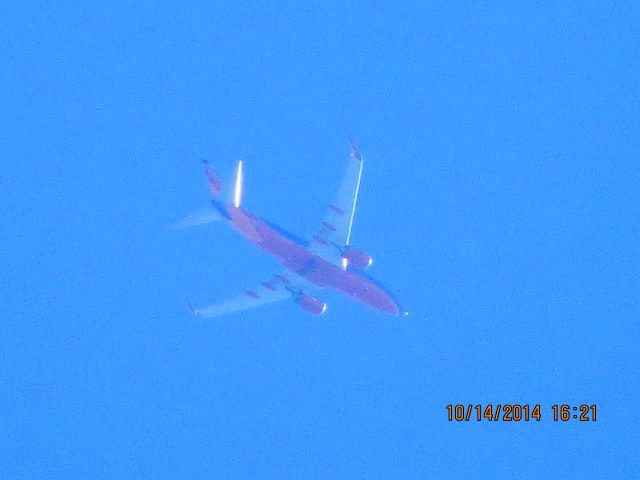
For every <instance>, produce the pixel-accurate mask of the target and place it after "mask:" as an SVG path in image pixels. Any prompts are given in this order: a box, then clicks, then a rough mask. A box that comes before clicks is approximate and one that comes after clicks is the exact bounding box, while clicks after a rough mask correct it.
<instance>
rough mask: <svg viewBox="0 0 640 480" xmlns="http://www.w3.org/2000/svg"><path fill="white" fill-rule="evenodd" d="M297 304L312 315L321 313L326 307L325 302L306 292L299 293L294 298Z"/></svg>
mask: <svg viewBox="0 0 640 480" xmlns="http://www.w3.org/2000/svg"><path fill="white" fill-rule="evenodd" d="M296 303H297V304H298V306H299V307H300V308H302V309H304V310H306V311H307V312H309V313H311V314H313V315H322V314H323V313H324V312H325V310H326V309H327V304H326V303H324V302H323V301H322V300H320V299H319V298H316V297H314V296H312V295H308V294H306V293H301V294H300V295H299V296H298V298H297V299H296Z"/></svg>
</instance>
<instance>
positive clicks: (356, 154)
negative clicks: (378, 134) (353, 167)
mask: <svg viewBox="0 0 640 480" xmlns="http://www.w3.org/2000/svg"><path fill="white" fill-rule="evenodd" d="M349 148H350V150H351V152H350V154H349V155H350V156H351V158H353V159H354V160H361V159H362V157H361V155H360V151H359V150H358V146H357V145H356V142H354V141H353V138H351V136H349Z"/></svg>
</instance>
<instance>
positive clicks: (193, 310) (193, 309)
mask: <svg viewBox="0 0 640 480" xmlns="http://www.w3.org/2000/svg"><path fill="white" fill-rule="evenodd" d="M187 307H189V310H190V311H191V313H192V314H193V315H194V316H196V317H201V316H202V315H201V314H200V312H199V311H198V310H196V309H195V308H194V306H193V305H191V304H190V303H187Z"/></svg>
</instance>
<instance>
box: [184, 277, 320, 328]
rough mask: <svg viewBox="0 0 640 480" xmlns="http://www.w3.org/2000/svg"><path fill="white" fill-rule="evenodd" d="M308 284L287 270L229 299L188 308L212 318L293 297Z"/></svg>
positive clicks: (201, 315)
mask: <svg viewBox="0 0 640 480" xmlns="http://www.w3.org/2000/svg"><path fill="white" fill-rule="evenodd" d="M309 285H310V284H309V282H307V281H306V280H304V279H303V278H302V277H299V276H297V275H295V274H293V273H292V272H288V271H287V272H282V273H279V274H278V275H274V276H273V278H272V279H271V280H268V281H264V282H260V283H258V284H257V285H256V286H254V287H253V288H246V289H244V290H243V291H242V292H240V294H238V295H236V296H235V297H232V298H230V299H229V300H225V301H222V302H219V303H214V304H213V305H209V306H207V307H204V308H193V307H191V306H190V308H191V310H192V311H193V313H194V314H196V315H197V316H199V317H202V318H213V317H217V316H219V315H227V314H230V313H235V312H239V311H242V310H248V309H250V308H254V307H259V306H262V305H266V304H268V303H273V302H277V301H278V300H284V299H287V298H294V297H295V295H296V294H297V293H299V292H301V291H302V289H303V288H306V287H308V286H309Z"/></svg>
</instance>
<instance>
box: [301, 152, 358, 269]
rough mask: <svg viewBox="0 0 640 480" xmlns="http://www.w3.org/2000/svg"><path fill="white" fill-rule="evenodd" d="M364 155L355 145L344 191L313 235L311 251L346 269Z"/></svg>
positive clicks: (310, 245)
mask: <svg viewBox="0 0 640 480" xmlns="http://www.w3.org/2000/svg"><path fill="white" fill-rule="evenodd" d="M362 163H363V161H362V156H361V155H360V153H359V152H358V150H357V148H356V147H355V145H354V144H353V142H351V154H350V158H349V166H348V167H347V172H346V173H345V176H344V178H343V180H342V184H341V185H340V189H339V190H338V193H337V195H336V198H335V200H334V201H333V203H330V204H329V212H328V214H327V216H326V217H325V220H324V221H323V222H322V228H321V229H320V232H318V234H317V235H314V236H313V239H312V240H311V243H310V244H309V251H311V252H313V253H315V254H316V255H318V256H319V257H321V258H324V259H325V260H327V261H328V262H331V263H333V264H335V265H340V266H342V250H343V248H344V247H345V246H347V245H349V241H350V239H351V227H352V226H353V217H354V216H355V213H356V203H357V201H358V190H359V189H360V178H361V177H362Z"/></svg>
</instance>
